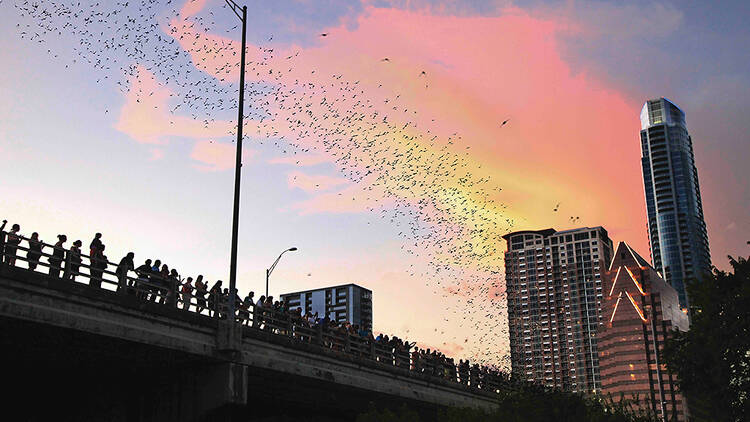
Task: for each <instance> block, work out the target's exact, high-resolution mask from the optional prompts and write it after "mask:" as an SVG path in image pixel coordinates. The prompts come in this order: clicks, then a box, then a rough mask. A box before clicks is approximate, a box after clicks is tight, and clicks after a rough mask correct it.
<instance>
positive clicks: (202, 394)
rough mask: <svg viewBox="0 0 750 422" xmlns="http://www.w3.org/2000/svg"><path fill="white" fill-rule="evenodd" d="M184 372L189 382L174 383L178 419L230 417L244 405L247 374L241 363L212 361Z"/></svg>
mask: <svg viewBox="0 0 750 422" xmlns="http://www.w3.org/2000/svg"><path fill="white" fill-rule="evenodd" d="M186 375H187V377H188V378H190V379H189V380H187V381H188V382H187V383H185V384H182V385H178V386H177V387H178V394H179V396H180V397H179V402H180V407H181V411H180V412H179V413H180V414H181V415H180V416H181V417H180V420H185V421H188V420H192V421H204V420H211V421H214V420H215V421H231V420H235V419H237V418H236V414H237V413H238V412H241V410H242V408H243V407H244V406H245V405H247V397H248V382H247V381H248V376H247V367H246V366H244V365H240V364H236V363H232V362H221V363H212V364H208V365H205V366H201V367H198V368H194V369H192V370H191V371H190V373H189V374H186ZM186 384H187V385H186Z"/></svg>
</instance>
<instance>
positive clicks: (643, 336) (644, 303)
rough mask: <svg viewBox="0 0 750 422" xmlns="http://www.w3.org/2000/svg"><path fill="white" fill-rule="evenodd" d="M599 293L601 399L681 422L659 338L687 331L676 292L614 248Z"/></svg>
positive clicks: (632, 255) (622, 247)
mask: <svg viewBox="0 0 750 422" xmlns="http://www.w3.org/2000/svg"><path fill="white" fill-rule="evenodd" d="M604 291H605V296H604V304H603V306H602V308H603V314H602V319H603V321H604V324H603V325H602V326H601V327H600V328H599V334H598V338H599V371H600V372H601V378H602V385H601V387H602V394H605V395H609V394H611V396H612V398H613V399H615V400H620V397H621V396H622V395H624V398H625V399H628V400H634V401H638V402H639V404H638V405H639V406H641V407H648V408H650V409H651V410H652V411H653V412H654V414H656V415H657V416H658V417H660V419H661V420H664V421H671V420H677V421H684V420H685V416H686V413H687V412H686V406H685V402H684V399H683V397H682V395H681V394H680V393H679V391H677V389H676V386H675V378H674V376H673V375H672V374H670V373H669V372H668V371H667V369H666V366H665V365H664V362H663V361H662V357H661V354H662V349H663V344H664V340H665V338H667V337H669V335H670V333H672V332H673V331H674V330H680V331H687V329H688V327H689V322H688V316H687V314H686V313H684V312H683V311H682V309H681V307H680V303H679V296H678V294H677V290H676V289H674V288H673V287H672V286H670V285H669V284H667V283H666V282H665V281H664V279H662V278H661V276H660V275H659V273H657V272H656V270H655V269H654V268H653V267H652V266H651V265H649V264H648V262H646V260H645V259H643V258H642V257H641V256H640V255H638V254H637V253H636V252H635V251H633V250H632V249H631V248H630V247H629V246H628V245H627V244H625V243H624V242H620V243H619V244H618V245H617V250H616V251H615V254H614V257H613V259H612V262H611V264H610V265H609V266H608V268H607V271H606V272H605V273H604Z"/></svg>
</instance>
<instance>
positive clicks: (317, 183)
mask: <svg viewBox="0 0 750 422" xmlns="http://www.w3.org/2000/svg"><path fill="white" fill-rule="evenodd" d="M349 183H351V182H350V181H349V180H348V179H345V178H343V177H331V176H325V175H310V174H306V173H302V172H300V171H293V172H291V173H289V174H288V175H287V184H288V185H289V187H290V188H297V189H302V190H303V191H305V192H308V193H311V192H323V191H327V190H330V189H332V188H334V187H337V186H342V185H348V184H349Z"/></svg>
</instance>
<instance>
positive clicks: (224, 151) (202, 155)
mask: <svg viewBox="0 0 750 422" xmlns="http://www.w3.org/2000/svg"><path fill="white" fill-rule="evenodd" d="M255 153H256V152H255V151H254V150H250V149H247V148H243V149H242V162H243V164H247V162H248V160H250V159H251V158H252V157H253V156H254V155H255ZM236 157H237V150H236V148H235V145H234V144H230V143H221V142H216V141H211V140H203V141H198V142H196V143H195V145H194V146H193V151H192V152H191V153H190V158H192V159H193V160H195V161H197V162H198V164H196V165H195V168H197V169H198V170H201V171H224V170H229V169H233V168H234V165H235V160H236Z"/></svg>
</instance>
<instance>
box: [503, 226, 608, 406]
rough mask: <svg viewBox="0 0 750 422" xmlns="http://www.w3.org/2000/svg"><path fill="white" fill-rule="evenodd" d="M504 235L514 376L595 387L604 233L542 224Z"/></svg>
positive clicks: (605, 258) (598, 382)
mask: <svg viewBox="0 0 750 422" xmlns="http://www.w3.org/2000/svg"><path fill="white" fill-rule="evenodd" d="M503 238H504V239H505V240H506V242H507V244H508V250H507V252H506V253H505V285H506V289H507V290H506V291H507V296H508V325H509V331H510V349H511V366H512V371H513V374H514V376H517V377H519V378H521V379H525V380H527V381H530V382H536V383H539V384H543V385H546V386H550V387H558V388H562V389H565V390H567V391H580V392H586V393H594V392H598V391H599V390H600V388H601V379H600V377H599V370H598V368H599V354H598V345H597V342H598V340H597V338H596V333H597V327H598V326H599V324H600V315H601V301H602V271H603V270H604V269H606V265H607V263H609V262H610V260H611V255H612V241H611V240H610V239H609V237H608V235H607V231H606V230H604V228H602V227H593V228H590V227H583V228H579V229H574V230H566V231H560V232H558V231H556V230H554V229H546V230H538V231H519V232H514V233H509V234H507V235H505V236H503Z"/></svg>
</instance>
